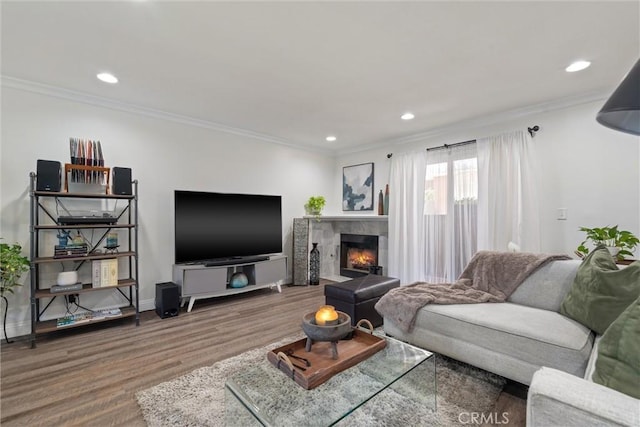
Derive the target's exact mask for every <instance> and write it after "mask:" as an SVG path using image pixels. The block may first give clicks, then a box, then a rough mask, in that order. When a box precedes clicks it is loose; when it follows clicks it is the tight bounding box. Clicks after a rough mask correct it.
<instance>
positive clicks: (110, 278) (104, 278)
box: [91, 258, 118, 288]
mask: <svg viewBox="0 0 640 427" xmlns="http://www.w3.org/2000/svg"><path fill="white" fill-rule="evenodd" d="M93 262H94V263H96V264H92V266H91V268H92V276H93V287H94V288H104V287H107V286H116V285H118V260H117V259H116V258H110V259H103V260H99V261H93ZM98 268H99V272H100V273H99V274H100V278H99V280H98V279H97V275H98ZM96 282H97V285H96Z"/></svg>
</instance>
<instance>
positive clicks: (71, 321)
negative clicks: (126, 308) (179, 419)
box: [56, 308, 122, 328]
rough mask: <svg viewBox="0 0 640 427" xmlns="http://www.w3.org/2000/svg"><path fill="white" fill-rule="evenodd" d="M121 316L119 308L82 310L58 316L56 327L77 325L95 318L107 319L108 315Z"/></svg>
mask: <svg viewBox="0 0 640 427" xmlns="http://www.w3.org/2000/svg"><path fill="white" fill-rule="evenodd" d="M119 316H122V310H120V309H119V308H107V309H104V310H96V311H83V312H81V313H74V314H68V315H66V316H63V317H60V318H58V319H57V321H56V325H57V327H58V328H64V327H66V326H73V325H78V324H81V323H87V322H91V321H95V320H101V319H107V318H110V317H119Z"/></svg>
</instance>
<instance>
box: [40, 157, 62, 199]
mask: <svg viewBox="0 0 640 427" xmlns="http://www.w3.org/2000/svg"><path fill="white" fill-rule="evenodd" d="M36 174H37V176H36V191H56V192H57V191H60V187H61V184H62V167H61V166H60V162H56V161H54V160H38V165H37V167H36Z"/></svg>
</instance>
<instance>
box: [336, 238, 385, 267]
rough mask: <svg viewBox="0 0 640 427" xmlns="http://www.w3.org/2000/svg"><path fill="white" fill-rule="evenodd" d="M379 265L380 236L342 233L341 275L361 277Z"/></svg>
mask: <svg viewBox="0 0 640 427" xmlns="http://www.w3.org/2000/svg"><path fill="white" fill-rule="evenodd" d="M377 266H378V236H368V235H363V234H340V275H341V276H345V277H360V276H365V275H367V274H369V272H370V267H377Z"/></svg>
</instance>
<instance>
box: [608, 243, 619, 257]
mask: <svg viewBox="0 0 640 427" xmlns="http://www.w3.org/2000/svg"><path fill="white" fill-rule="evenodd" d="M607 250H608V251H609V253H610V254H611V257H612V258H613V259H614V260H615V259H617V257H618V252H620V248H619V247H617V246H607Z"/></svg>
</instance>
